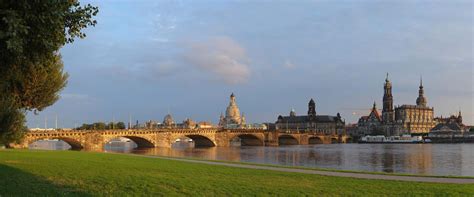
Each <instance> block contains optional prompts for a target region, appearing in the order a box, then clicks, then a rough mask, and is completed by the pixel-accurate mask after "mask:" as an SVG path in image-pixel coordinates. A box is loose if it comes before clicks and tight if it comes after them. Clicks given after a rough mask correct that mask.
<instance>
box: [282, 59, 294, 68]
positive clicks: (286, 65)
mask: <svg viewBox="0 0 474 197" xmlns="http://www.w3.org/2000/svg"><path fill="white" fill-rule="evenodd" d="M283 67H285V68H288V69H293V68H295V67H296V65H295V64H293V62H291V61H290V60H286V61H285V64H283Z"/></svg>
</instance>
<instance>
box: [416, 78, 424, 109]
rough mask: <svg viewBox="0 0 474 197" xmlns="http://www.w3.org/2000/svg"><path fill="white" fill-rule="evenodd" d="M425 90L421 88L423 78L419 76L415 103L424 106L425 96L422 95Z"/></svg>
mask: <svg viewBox="0 0 474 197" xmlns="http://www.w3.org/2000/svg"><path fill="white" fill-rule="evenodd" d="M424 94H425V91H424V90H423V78H422V76H420V89H419V90H418V98H417V99H416V105H419V106H426V98H425V96H424Z"/></svg>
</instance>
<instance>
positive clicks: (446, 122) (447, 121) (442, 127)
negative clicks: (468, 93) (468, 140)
mask: <svg viewBox="0 0 474 197" xmlns="http://www.w3.org/2000/svg"><path fill="white" fill-rule="evenodd" d="M435 119H436V122H438V124H437V125H436V126H435V127H434V128H433V129H431V131H430V133H429V135H428V136H429V137H435V138H436V137H438V138H452V137H463V135H464V134H465V132H469V127H468V126H466V125H464V124H463V122H462V115H461V111H459V114H458V115H457V116H455V115H452V116H450V117H448V118H443V117H441V118H435Z"/></svg>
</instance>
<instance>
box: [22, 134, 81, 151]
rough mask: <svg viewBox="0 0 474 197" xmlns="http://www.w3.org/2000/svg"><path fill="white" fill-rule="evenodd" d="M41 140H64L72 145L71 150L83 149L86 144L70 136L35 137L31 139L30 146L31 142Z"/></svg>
mask: <svg viewBox="0 0 474 197" xmlns="http://www.w3.org/2000/svg"><path fill="white" fill-rule="evenodd" d="M41 140H61V141H64V142H66V143H67V144H69V146H71V149H70V150H82V149H83V148H84V146H83V145H82V144H81V142H80V141H78V140H76V139H73V138H68V137H45V138H35V139H32V140H29V142H28V146H30V145H31V144H33V143H35V142H37V141H41Z"/></svg>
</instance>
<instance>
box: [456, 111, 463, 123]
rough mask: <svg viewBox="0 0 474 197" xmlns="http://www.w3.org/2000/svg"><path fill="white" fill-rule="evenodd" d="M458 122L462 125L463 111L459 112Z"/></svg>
mask: <svg viewBox="0 0 474 197" xmlns="http://www.w3.org/2000/svg"><path fill="white" fill-rule="evenodd" d="M457 121H458V124H462V115H461V110H459V113H458V118H457Z"/></svg>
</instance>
